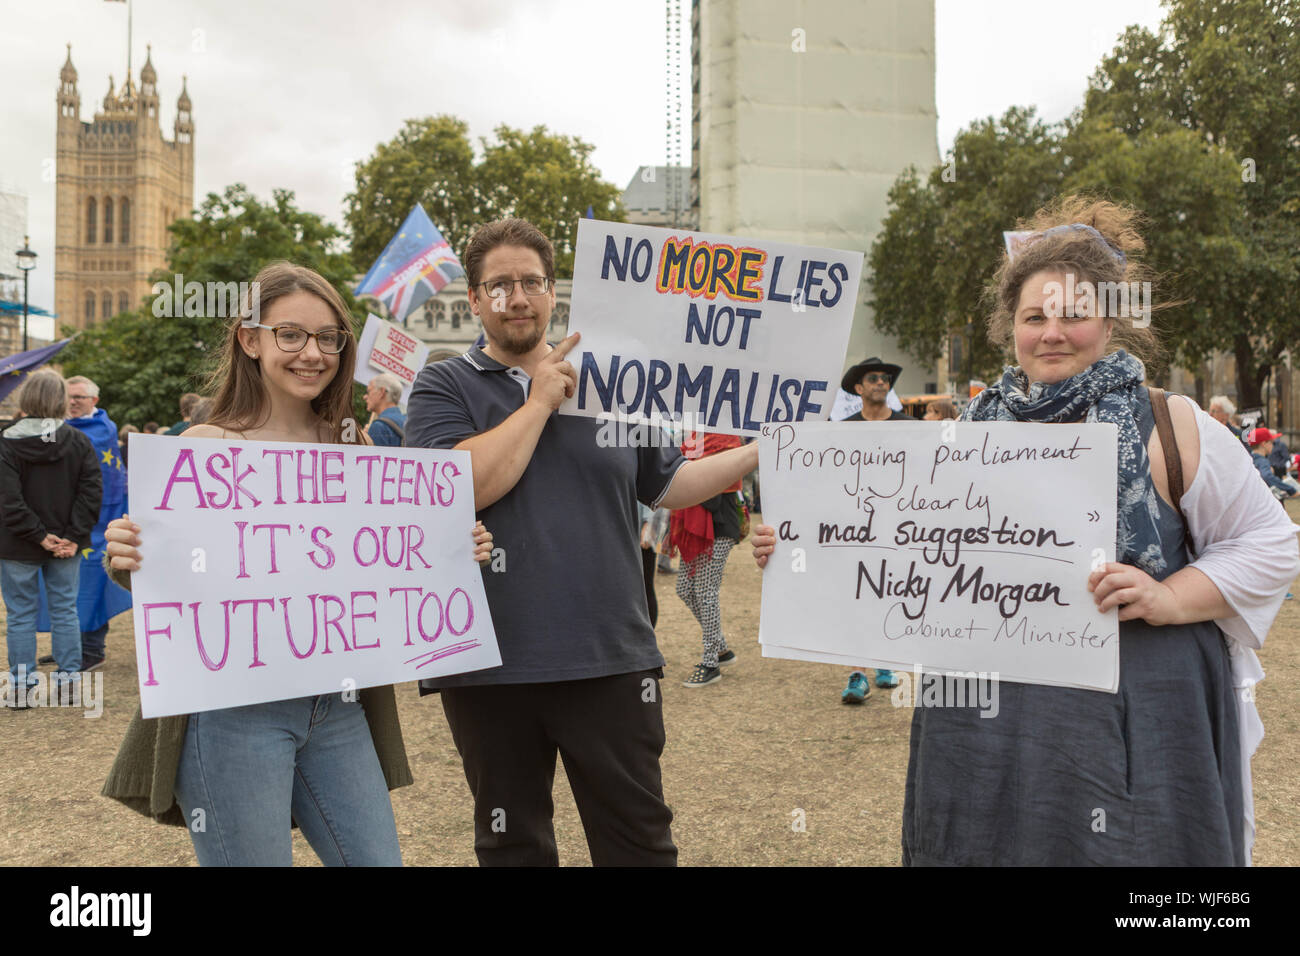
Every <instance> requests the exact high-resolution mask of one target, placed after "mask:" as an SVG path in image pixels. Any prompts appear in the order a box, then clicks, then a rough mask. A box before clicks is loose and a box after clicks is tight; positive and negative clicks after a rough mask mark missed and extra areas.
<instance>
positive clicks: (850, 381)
mask: <svg viewBox="0 0 1300 956" xmlns="http://www.w3.org/2000/svg"><path fill="white" fill-rule="evenodd" d="M902 371H903V369H902V367H901V366H898V365H893V364H891V363H889V362H882V361H881V360H880V359H879V358H877V357H875V356H872V357H871V358H869V359H866V360H865V361H862V362H859V363H858V364H857V365H855V366H853V367H852V368H851V369H849V370H848V371H847V372H845V373H844V380H843V381H842V382H840V387H841V388H843V389H844V391H846V392H855V393H857V394H858V395H860V396H862V410H861V411H859V412H856V413H854V414H852V415H850V416H849V417H848V418H846V419H844V421H846V422H914V421H916V419H915V418H913V417H912V416H911V415H904V414H903V413H902V412H896V411H894V410H893V409H892V408H890V407H889V405H888V404H887V403H886V401H885V400H886V399H887V398H888V397H889V390H890V389H891V388H893V387H894V383H895V382H896V381H898V375H899V373H900V372H902ZM876 686H877V687H897V686H898V678H897V677H895V676H894V672H893V671H891V670H886V669H884V668H877V669H876ZM870 694H871V684H870V683H869V682H868V681H867V675H866V674H865V673H863V672H862V671H854V672H853V673H852V674H850V675H849V683H848V686H847V687H845V688H844V690H843V691H841V692H840V702H841V703H845V704H860V703H862V702H863V701H864V700H866V699H867V697H868V696H869V695H870Z"/></svg>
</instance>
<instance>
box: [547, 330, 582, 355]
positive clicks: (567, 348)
mask: <svg viewBox="0 0 1300 956" xmlns="http://www.w3.org/2000/svg"><path fill="white" fill-rule="evenodd" d="M580 338H582V333H581V332H574V333H573V334H572V335H570V336H569V337H568V338H566V339H565V340H564V341H563V342H561V343H560V344H559V345H557V346H555V348H553V349H551V352H550V354H549V355H547V356H546V358H544V359H542V361H543V362H563V361H564V357H565V356H566V355H568V354H569V353H570V352H571V351H573V347H574V346H575V345H577V344H578V339H580Z"/></svg>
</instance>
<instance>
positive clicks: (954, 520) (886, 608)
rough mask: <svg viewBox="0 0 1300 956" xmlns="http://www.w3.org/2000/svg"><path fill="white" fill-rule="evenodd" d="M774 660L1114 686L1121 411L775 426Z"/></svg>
mask: <svg viewBox="0 0 1300 956" xmlns="http://www.w3.org/2000/svg"><path fill="white" fill-rule="evenodd" d="M763 432H764V434H763V438H762V439H761V440H760V447H759V476H760V480H761V482H762V488H763V505H764V507H763V520H764V522H765V523H767V524H770V525H773V526H774V527H775V528H776V529H777V544H776V551H775V553H774V554H773V555H772V556H771V558H769V560H768V564H767V567H766V568H765V569H764V574H763V598H762V606H761V610H760V617H759V639H760V641H761V642H762V645H763V655H764V656H765V657H784V658H792V659H795V660H809V661H822V662H825V663H831V664H844V665H846V666H851V667H855V668H861V667H862V666H864V665H871V666H879V667H885V668H890V669H902V670H933V671H943V672H948V673H952V672H960V673H964V674H978V675H980V676H988V677H998V678H1001V679H1002V680H1008V681H1017V682H1020V683H1034V684H1056V685H1060V686H1065V687H1084V688H1090V689H1093V690H1104V691H1110V692H1112V693H1113V692H1114V691H1115V690H1116V689H1117V688H1118V687H1119V624H1118V615H1117V613H1116V612H1115V611H1110V612H1109V613H1106V614H1101V613H1099V612H1098V611H1097V606H1096V604H1095V602H1094V601H1093V597H1092V595H1091V594H1090V593H1089V592H1088V575H1089V574H1090V573H1091V572H1092V569H1093V568H1094V567H1097V566H1100V565H1101V564H1104V563H1106V562H1109V561H1114V560H1115V557H1114V554H1115V493H1116V492H1115V484H1116V477H1115V476H1116V432H1115V427H1114V426H1113V425H1108V424H1094V425H1062V424H1053V425H1035V424H1015V423H1003V422H989V423H985V422H981V423H973V422H954V421H948V422H924V423H922V422H917V423H915V424H904V423H892V424H890V423H879V424H874V423H859V422H852V423H850V422H835V423H790V424H769V425H767V426H766V427H765V428H764V429H763Z"/></svg>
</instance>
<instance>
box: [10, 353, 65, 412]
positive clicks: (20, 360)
mask: <svg viewBox="0 0 1300 956" xmlns="http://www.w3.org/2000/svg"><path fill="white" fill-rule="evenodd" d="M71 341H72V339H60V340H59V341H58V342H55V343H53V344H51V345H44V346H42V347H41V348H39V349H28V350H27V351H26V352H18V353H16V354H14V355H10V356H9V357H7V358H3V359H0V401H3V400H4V399H6V398H8V397H9V393H10V392H12V391H13V390H14V389H15V388H17V387H18V386H19V385H21V384H22V383H23V382H25V381H27V375H28V373H29V372H31V371H33V370H35V369H38V368H40V367H41V366H42V365H44V364H45V363H46V362H48V361H49V360H50V359H52V358H54V356H56V355H58V354H59V352H60V350H62V348H63V346H65V345H67V344H68V343H69V342H71Z"/></svg>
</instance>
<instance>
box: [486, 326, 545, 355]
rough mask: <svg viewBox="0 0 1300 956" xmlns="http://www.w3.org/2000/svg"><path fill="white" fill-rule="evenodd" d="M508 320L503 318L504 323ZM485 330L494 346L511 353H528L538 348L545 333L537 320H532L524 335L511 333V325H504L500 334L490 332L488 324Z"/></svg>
mask: <svg viewBox="0 0 1300 956" xmlns="http://www.w3.org/2000/svg"><path fill="white" fill-rule="evenodd" d="M506 321H507V320H502V322H503V323H504V322H506ZM483 331H484V334H486V335H487V338H488V341H489V342H490V343H491V344H492V346H493V347H494V348H498V349H500V350H501V351H503V352H509V353H510V354H511V355H527V354H528V353H529V352H531V351H532V350H533V349H535V348H537V343H538V342H540V341H541V340H542V338H543V336H544V335H545V332H544V330H542V329H539V328H538V327H537V323H536V322H531V323H530V325H529V328H528V330H527V331H526V332H524V333H522V335H511V334H510V326H509V325H503V327H502V329H501V330H500V334H499V335H493V334H492V333H490V332H488V330H487V326H484V327H483Z"/></svg>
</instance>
